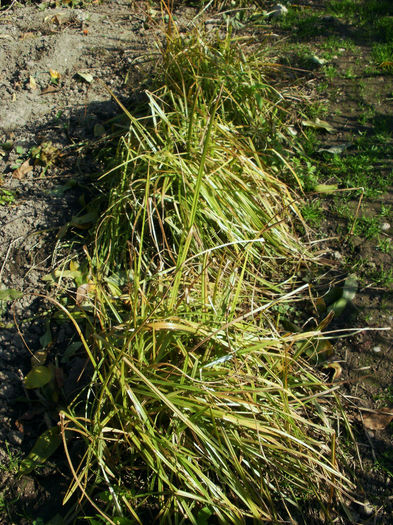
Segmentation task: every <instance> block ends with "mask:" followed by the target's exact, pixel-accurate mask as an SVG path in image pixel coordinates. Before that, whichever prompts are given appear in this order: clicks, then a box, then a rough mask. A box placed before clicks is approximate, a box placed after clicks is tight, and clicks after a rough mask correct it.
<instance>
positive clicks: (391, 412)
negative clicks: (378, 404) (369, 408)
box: [363, 408, 393, 430]
mask: <svg viewBox="0 0 393 525" xmlns="http://www.w3.org/2000/svg"><path fill="white" fill-rule="evenodd" d="M392 419H393V409H392V408H381V409H380V410H374V411H373V412H370V413H367V415H365V416H363V425H364V426H365V427H366V428H367V430H384V429H385V428H386V427H387V426H388V425H389V423H390V422H391V421H392Z"/></svg>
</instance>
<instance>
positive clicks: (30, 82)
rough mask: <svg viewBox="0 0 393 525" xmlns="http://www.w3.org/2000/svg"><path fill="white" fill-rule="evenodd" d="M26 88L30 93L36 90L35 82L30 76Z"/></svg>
mask: <svg viewBox="0 0 393 525" xmlns="http://www.w3.org/2000/svg"><path fill="white" fill-rule="evenodd" d="M27 87H28V88H29V89H31V90H32V91H33V90H34V89H37V82H36V81H35V78H34V77H33V76H31V75H30V77H29V83H28V84H27Z"/></svg>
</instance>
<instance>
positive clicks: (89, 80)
mask: <svg viewBox="0 0 393 525" xmlns="http://www.w3.org/2000/svg"><path fill="white" fill-rule="evenodd" d="M77 75H78V76H79V77H80V78H82V79H83V80H84V81H85V82H87V83H88V84H91V83H92V82H93V80H94V77H93V75H91V74H90V73H82V72H81V71H78V73H77Z"/></svg>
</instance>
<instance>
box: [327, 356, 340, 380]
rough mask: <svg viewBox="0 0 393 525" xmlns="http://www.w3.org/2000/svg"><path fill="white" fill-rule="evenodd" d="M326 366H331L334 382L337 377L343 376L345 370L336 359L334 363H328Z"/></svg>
mask: <svg viewBox="0 0 393 525" xmlns="http://www.w3.org/2000/svg"><path fill="white" fill-rule="evenodd" d="M324 368H330V369H332V370H333V377H332V382H334V381H337V379H338V378H339V377H340V376H341V374H342V372H343V369H342V368H341V365H340V363H337V362H336V361H334V362H333V363H328V364H327V365H325V366H324Z"/></svg>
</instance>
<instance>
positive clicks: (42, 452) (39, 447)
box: [19, 427, 61, 474]
mask: <svg viewBox="0 0 393 525" xmlns="http://www.w3.org/2000/svg"><path fill="white" fill-rule="evenodd" d="M60 443H61V436H60V433H59V429H58V427H52V428H50V429H49V430H46V431H45V432H44V433H43V434H41V436H40V437H39V438H38V439H37V441H36V442H35V443H34V446H33V448H32V449H31V451H30V453H29V455H28V456H27V458H25V459H24V460H23V461H22V462H21V464H20V467H19V473H20V474H28V473H29V472H31V471H32V470H34V469H35V468H36V467H37V465H42V464H43V463H45V461H46V460H47V459H48V458H49V457H50V456H51V455H52V454H53V453H54V452H56V450H57V449H58V447H59V445H60Z"/></svg>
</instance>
